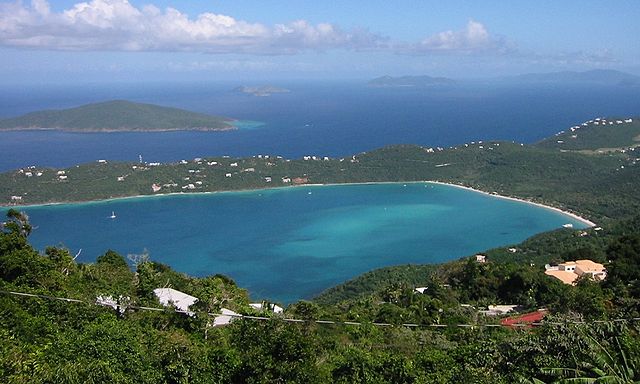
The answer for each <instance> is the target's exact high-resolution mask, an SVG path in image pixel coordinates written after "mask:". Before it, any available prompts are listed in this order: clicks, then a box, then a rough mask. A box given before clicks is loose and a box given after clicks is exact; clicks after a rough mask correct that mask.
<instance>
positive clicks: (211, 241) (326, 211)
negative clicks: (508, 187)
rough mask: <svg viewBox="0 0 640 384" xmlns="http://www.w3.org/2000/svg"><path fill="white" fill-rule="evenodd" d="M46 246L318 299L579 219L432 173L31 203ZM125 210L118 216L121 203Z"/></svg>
mask: <svg viewBox="0 0 640 384" xmlns="http://www.w3.org/2000/svg"><path fill="white" fill-rule="evenodd" d="M25 211H26V212H27V213H28V215H29V216H30V219H31V222H32V224H33V225H34V226H35V227H36V229H35V230H34V231H33V234H32V236H31V241H32V243H33V244H34V245H35V246H36V247H38V248H39V249H44V247H45V246H47V245H64V246H66V247H68V248H69V249H70V250H71V251H72V252H73V253H74V254H75V253H76V252H77V251H78V250H79V249H80V248H81V249H82V253H81V255H80V257H79V259H80V261H94V260H95V258H96V257H97V256H98V255H100V254H102V253H104V252H105V251H106V250H107V249H109V248H111V249H114V250H116V251H118V252H119V253H121V254H123V255H127V254H129V253H142V251H143V249H144V248H146V249H147V250H148V251H149V254H150V257H151V259H152V260H155V261H158V262H161V263H165V264H168V265H170V266H172V267H173V268H175V269H176V270H178V271H182V272H186V273H188V274H191V275H196V276H205V275H210V274H215V273H222V274H226V275H228V276H230V277H232V278H233V279H235V280H236V281H237V282H238V284H239V285H240V286H242V287H245V288H247V289H249V292H250V293H251V296H252V297H253V298H256V299H259V298H268V299H271V300H275V301H280V302H284V303H287V302H291V301H295V300H297V299H301V298H311V297H313V296H314V295H316V294H318V293H320V292H321V291H322V290H324V289H326V288H329V287H331V286H333V285H336V284H338V283H341V282H343V281H345V280H348V279H350V278H352V277H354V276H356V275H358V274H361V273H363V272H366V271H369V270H371V269H374V268H379V267H383V266H388V265H398V264H407V263H436V262H443V261H447V260H452V259H456V258H459V257H462V256H468V255H471V254H473V253H474V252H479V251H482V250H486V249H488V248H492V247H496V246H500V245H507V244H513V243H517V242H520V241H522V240H524V239H526V238H527V237H530V236H532V235H534V234H536V233H539V232H543V231H547V230H551V229H555V228H559V227H561V225H562V224H565V223H572V224H573V225H574V227H575V228H582V227H584V224H581V223H580V222H578V221H576V220H575V219H572V218H570V217H568V216H566V215H563V214H561V213H558V212H555V211H551V210H548V209H543V208H540V207H536V206H533V205H530V204H524V203H520V202H514V201H508V200H504V199H498V198H495V197H491V196H488V195H484V194H480V193H475V192H471V191H467V190H463V189H460V188H455V187H449V186H443V185H434V184H428V183H409V184H371V185H340V186H323V187H314V186H307V187H298V188H284V189H275V190H262V191H250V192H228V193H215V194H199V195H173V196H159V197H147V198H134V199H120V200H112V201H105V202H97V203H84V204H69V205H57V206H37V207H28V208H25ZM112 211H113V212H115V214H116V216H117V217H116V218H115V219H110V218H109V216H110V215H111V212H112Z"/></svg>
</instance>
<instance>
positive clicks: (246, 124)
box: [232, 120, 266, 129]
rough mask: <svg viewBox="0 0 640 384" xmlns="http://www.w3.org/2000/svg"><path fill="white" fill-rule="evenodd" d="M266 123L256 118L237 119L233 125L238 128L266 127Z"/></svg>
mask: <svg viewBox="0 0 640 384" xmlns="http://www.w3.org/2000/svg"><path fill="white" fill-rule="evenodd" d="M265 124H266V123H264V122H262V121H254V120H235V121H233V123H232V125H233V126H234V127H236V128H238V129H258V128H260V127H264V126H265Z"/></svg>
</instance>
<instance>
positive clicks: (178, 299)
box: [153, 288, 198, 312]
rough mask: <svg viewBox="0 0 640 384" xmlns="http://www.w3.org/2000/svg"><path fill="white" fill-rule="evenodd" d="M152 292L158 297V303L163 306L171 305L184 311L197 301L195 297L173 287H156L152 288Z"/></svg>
mask: <svg viewBox="0 0 640 384" xmlns="http://www.w3.org/2000/svg"><path fill="white" fill-rule="evenodd" d="M153 293H154V294H155V295H156V297H157V298H158V301H159V302H160V304H162V305H164V306H165V307H168V306H170V305H173V306H174V307H176V309H178V310H180V311H185V312H186V311H188V310H189V307H190V306H192V305H193V304H195V303H196V302H197V301H198V298H197V297H193V296H191V295H187V294H186V293H184V292H180V291H178V290H175V289H173V288H156V289H154V290H153Z"/></svg>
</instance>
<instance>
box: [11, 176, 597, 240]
mask: <svg viewBox="0 0 640 384" xmlns="http://www.w3.org/2000/svg"><path fill="white" fill-rule="evenodd" d="M413 183H430V184H437V185H444V186H449V187H455V188H461V189H464V190H467V191H471V192H476V193H481V194H483V195H487V196H491V197H495V198H499V199H505V200H511V201H516V202H520V203H525V204H530V205H534V206H536V207H539V208H544V209H548V210H552V211H555V212H558V213H561V214H563V215H566V216H569V217H571V218H573V219H575V220H577V221H579V222H581V223H583V224H585V225H586V226H587V227H588V228H593V227H595V226H597V224H596V223H594V222H593V221H591V220H588V219H586V218H584V217H582V216H580V215H579V214H576V213H573V212H570V211H566V210H563V209H560V208H557V207H554V206H551V205H546V204H542V203H536V202H534V201H530V200H525V199H521V198H518V197H512V196H504V195H500V194H496V193H490V192H486V191H483V190H480V189H475V188H472V187H467V186H464V185H459V184H453V183H445V182H442V181H436V180H419V181H365V182H354V183H326V184H322V183H316V184H300V185H290V186H281V187H273V188H254V189H233V190H225V191H205V192H186V193H185V192H171V193H158V194H153V195H133V196H122V197H113V198H108V199H100V200H81V201H64V202H52V203H40V204H29V205H0V208H8V209H11V208H14V209H18V208H22V207H25V208H26V207H47V206H57V205H65V204H92V203H102V202H110V201H117V200H125V199H138V198H140V199H142V198H153V197H169V196H189V195H208V194H215V193H233V192H257V191H272V190H280V189H290V188H300V187H330V186H341V185H375V184H413Z"/></svg>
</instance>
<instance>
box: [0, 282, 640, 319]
mask: <svg viewBox="0 0 640 384" xmlns="http://www.w3.org/2000/svg"><path fill="white" fill-rule="evenodd" d="M0 293H1V294H5V295H13V296H19V297H28V298H39V299H46V300H57V301H62V302H67V303H80V304H86V305H99V306H111V307H112V308H114V309H116V310H119V309H122V310H126V309H135V310H140V311H154V312H167V313H182V314H185V315H189V316H192V315H194V314H195V312H193V311H183V310H180V309H177V308H174V309H173V310H172V309H167V308H154V307H146V306H137V305H128V304H117V303H114V304H112V305H106V304H98V303H90V302H87V301H84V300H79V299H71V298H67V297H56V296H49V295H40V294H34V293H26V292H15V291H2V290H0ZM206 314H207V315H208V316H211V317H214V318H217V317H222V316H226V317H229V318H238V319H246V320H259V321H263V320H280V321H284V322H288V323H315V324H321V325H354V326H360V325H373V326H378V327H394V326H396V327H405V328H501V327H505V328H529V327H540V326H543V325H554V326H560V325H566V324H575V325H589V324H606V323H628V322H635V321H640V317H631V318H627V319H624V318H618V319H610V320H592V321H563V322H560V321H545V320H541V321H537V322H530V323H515V324H502V323H498V324H437V323H432V324H416V323H400V324H392V323H380V322H366V323H363V322H357V321H341V320H304V319H295V318H288V317H275V318H274V317H266V316H253V315H241V314H238V313H234V314H222V313H211V312H206Z"/></svg>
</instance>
